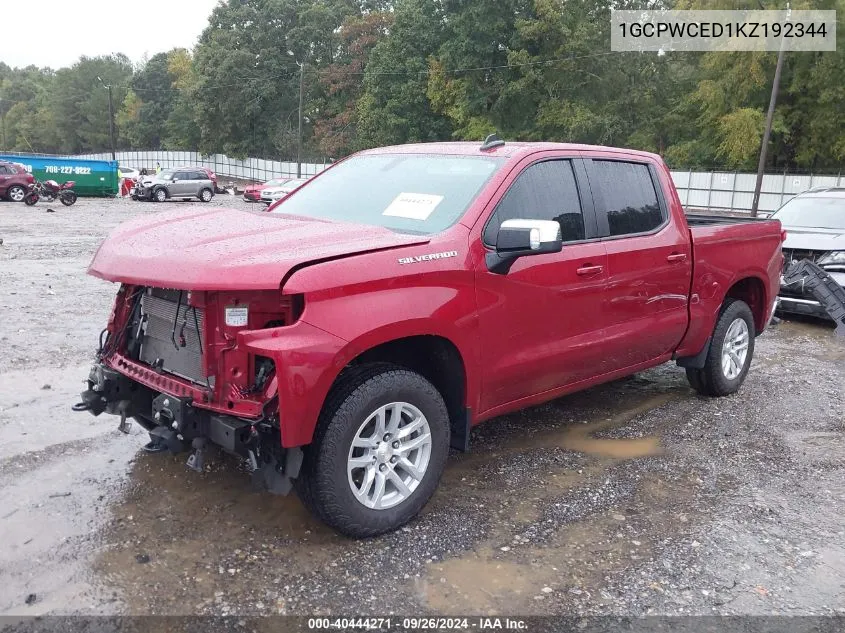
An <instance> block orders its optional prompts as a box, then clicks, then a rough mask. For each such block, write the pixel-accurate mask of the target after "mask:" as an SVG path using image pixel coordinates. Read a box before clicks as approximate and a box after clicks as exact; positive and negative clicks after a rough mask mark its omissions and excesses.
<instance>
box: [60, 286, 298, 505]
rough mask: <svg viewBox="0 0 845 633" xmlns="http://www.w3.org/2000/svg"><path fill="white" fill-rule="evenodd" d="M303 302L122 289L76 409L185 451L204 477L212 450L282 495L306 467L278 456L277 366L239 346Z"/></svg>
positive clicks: (292, 453) (270, 295) (266, 295)
mask: <svg viewBox="0 0 845 633" xmlns="http://www.w3.org/2000/svg"><path fill="white" fill-rule="evenodd" d="M301 311H302V305H301V298H300V297H298V296H295V297H286V296H282V295H280V293H279V292H278V291H251V292H249V293H239V292H227V291H214V292H205V291H187V290H171V289H163V288H153V287H147V286H132V285H126V284H124V285H122V286H121V288H120V291H119V292H118V294H117V298H116V300H115V304H114V308H113V310H112V314H111V317H110V318H109V323H108V327H107V328H106V330H104V331H103V334H102V335H101V340H100V346H99V349H98V351H97V362H96V364H94V366H93V367H92V368H91V370H90V372H89V375H88V388H87V389H86V390H85V391H84V392H82V394H81V401H80V402H79V403H78V404H76V405H74V407H73V409H74V410H75V411H89V412H90V413H92V414H93V415H95V416H97V415H100V414H102V413H108V414H111V415H116V416H119V417H120V422H119V425H118V428H119V429H120V430H121V431H123V432H124V433H126V432H128V431H129V428H130V425H131V421H132V420H135V421H136V422H137V423H138V424H140V425H141V426H142V427H143V428H145V429H146V430H147V431H148V432H149V434H150V436H151V438H153V439H154V440H155V441H156V442H157V443H159V444H160V445H163V446H166V447H167V449H169V450H170V451H171V452H173V453H181V452H185V451H190V452H191V454H190V456H189V458H188V462H187V465H188V466H189V467H190V468H192V469H193V470H196V471H198V472H201V471H202V470H203V467H204V461H205V451H206V448H207V445H208V444H214V445H217V446H219V447H220V448H222V449H223V450H225V451H227V452H229V453H231V454H233V455H237V456H239V457H241V458H243V459H244V460H246V462H247V463H248V465H249V467H250V470H251V471H252V473H253V480H254V482H255V483H256V484H258V485H260V486H261V487H262V488H266V489H268V490H269V491H271V492H274V493H277V494H287V493H288V492H289V491H290V489H291V485H292V480H293V479H294V478H296V476H297V475H298V474H299V469H300V466H301V464H302V450H301V449H300V448H283V447H282V442H281V431H280V426H279V411H278V408H279V407H278V402H279V399H278V393H277V378H276V367H275V364H274V361H273V360H272V359H270V358H266V357H262V356H258V355H255V354H253V353H250V352H249V350H246V349H244V348H243V346H239V345H238V339H239V336H241V335H243V334H244V333H248V332H251V331H255V330H268V329H275V328H283V327H285V326H287V325H290V324H291V323H293V322H295V321H296V319H297V318H298V316H299V314H301Z"/></svg>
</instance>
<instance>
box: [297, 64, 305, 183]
mask: <svg viewBox="0 0 845 633" xmlns="http://www.w3.org/2000/svg"><path fill="white" fill-rule="evenodd" d="M304 92H305V59H303V60H302V64H301V65H300V68H299V132H298V133H297V137H296V177H297V178H302V98H303V94H304Z"/></svg>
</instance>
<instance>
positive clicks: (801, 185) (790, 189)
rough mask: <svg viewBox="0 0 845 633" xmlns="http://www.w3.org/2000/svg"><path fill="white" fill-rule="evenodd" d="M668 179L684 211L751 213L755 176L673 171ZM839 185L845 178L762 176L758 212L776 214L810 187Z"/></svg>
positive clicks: (793, 175) (792, 175) (733, 173)
mask: <svg viewBox="0 0 845 633" xmlns="http://www.w3.org/2000/svg"><path fill="white" fill-rule="evenodd" d="M672 180H673V181H674V182H675V187H676V188H677V189H678V195H679V196H680V197H681V203H682V204H683V205H684V207H685V208H688V209H695V208H700V209H717V210H724V211H737V212H744V213H747V212H750V211H751V203H752V201H753V199H754V185H755V184H756V182H757V174H743V173H737V172H728V171H712V172H697V171H673V172H672ZM842 186H845V179H843V178H842V176H841V175H838V176H818V175H813V174H765V175H764V176H763V186H762V188H761V190H760V211H761V212H762V213H771V212H772V211H776V210H777V209H779V208H780V206H781V205H782V204H783V203H784V202H786V201H787V200H789V199H790V198H792V197H794V196H795V195H797V194H799V193H801V192H802V191H807V190H808V189H812V188H814V187H842Z"/></svg>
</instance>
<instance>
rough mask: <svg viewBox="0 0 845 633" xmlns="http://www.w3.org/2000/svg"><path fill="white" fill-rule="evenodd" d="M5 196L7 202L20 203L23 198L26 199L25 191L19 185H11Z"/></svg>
mask: <svg viewBox="0 0 845 633" xmlns="http://www.w3.org/2000/svg"><path fill="white" fill-rule="evenodd" d="M6 195H7V196H9V200H11V201H12V202H20V201H21V200H23V199H24V197H26V189H24V188H23V187H21V186H20V185H12V186H11V187H9V191H7V192H6Z"/></svg>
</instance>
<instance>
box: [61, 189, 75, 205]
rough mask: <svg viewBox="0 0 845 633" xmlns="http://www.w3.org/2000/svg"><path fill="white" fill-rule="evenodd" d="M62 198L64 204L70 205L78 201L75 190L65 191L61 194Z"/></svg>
mask: <svg viewBox="0 0 845 633" xmlns="http://www.w3.org/2000/svg"><path fill="white" fill-rule="evenodd" d="M60 199H61V201H62V204H63V205H65V206H66V207H69V206H71V205H72V204H74V203H75V202H76V193H75V192H73V191H65V192H64V193H63V194H61V196H60Z"/></svg>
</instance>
